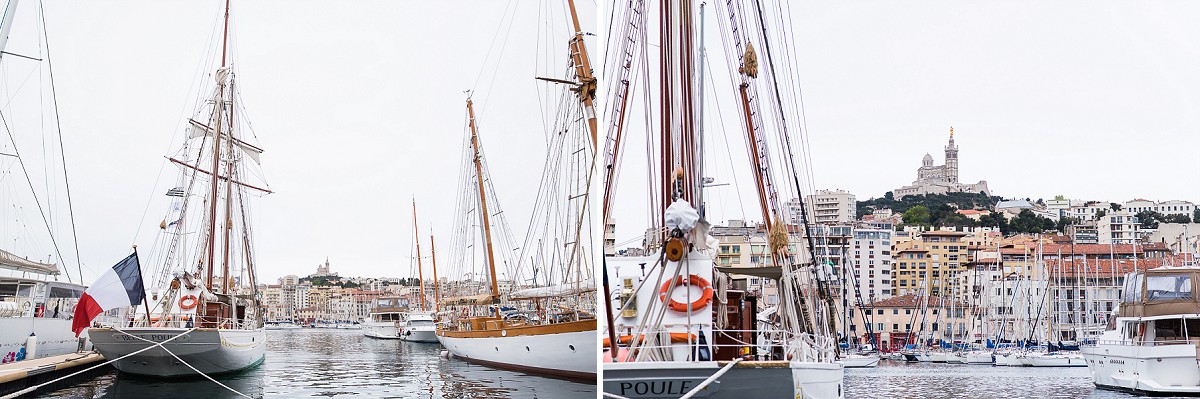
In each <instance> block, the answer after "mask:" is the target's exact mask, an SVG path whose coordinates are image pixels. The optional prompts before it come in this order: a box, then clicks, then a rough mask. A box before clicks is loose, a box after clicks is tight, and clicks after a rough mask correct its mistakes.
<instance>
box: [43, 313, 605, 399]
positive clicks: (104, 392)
mask: <svg viewBox="0 0 1200 399" xmlns="http://www.w3.org/2000/svg"><path fill="white" fill-rule="evenodd" d="M268 337H269V339H270V340H269V341H268V343H267V345H268V346H267V358H266V361H265V362H264V363H263V364H262V365H261V366H259V367H257V368H254V369H252V370H249V371H245V372H242V373H237V374H230V375H222V376H217V378H216V379H217V380H218V381H220V382H221V383H222V384H225V385H227V386H229V387H230V388H232V389H234V390H236V391H238V392H242V393H245V394H247V395H249V396H250V397H255V398H259V397H266V398H292V397H323V398H588V399H592V398H595V397H596V388H595V386H594V385H592V384H581V383H577V382H570V381H564V380H559V379H553V378H545V377H540V376H534V375H529V374H524V373H519V372H512V371H506V370H498V369H494V368H490V367H486V366H480V365H476V364H473V363H468V362H465V361H462V360H459V359H446V358H442V357H441V356H440V354H441V351H442V350H443V349H442V347H441V345H437V344H422V343H410V342H403V341H400V340H380V339H373V338H367V337H364V336H363V335H362V331H360V330H337V329H301V330H277V331H268ZM36 397H39V398H80V399H83V398H154V397H171V398H197V399H218V398H240V397H241V396H239V395H237V394H235V393H233V392H230V391H228V390H226V389H225V388H222V387H220V386H218V385H217V384H215V383H213V382H211V381H208V380H206V379H203V378H202V377H198V378H187V379H167V380H163V379H151V378H143V377H138V376H133V375H129V374H121V373H118V372H116V371H113V372H111V373H108V374H104V375H101V376H98V377H96V378H94V379H92V380H90V381H87V382H85V383H81V384H77V385H75V386H72V387H68V388H64V389H59V390H57V391H53V392H47V393H45V394H42V395H40V396H36Z"/></svg>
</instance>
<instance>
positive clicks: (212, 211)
mask: <svg viewBox="0 0 1200 399" xmlns="http://www.w3.org/2000/svg"><path fill="white" fill-rule="evenodd" d="M228 49H229V0H225V27H224V30H223V31H222V32H221V68H220V69H217V78H218V79H219V80H218V81H217V101H216V104H215V106H216V107H217V109H216V110H215V112H214V114H215V115H216V116H217V121H216V129H213V155H212V157H213V163H212V171H213V179H212V191H211V192H210V195H209V199H208V203H209V208H208V215H209V219H208V264H207V265H205V266H206V268H207V269H208V275H207V278H206V279H204V286H205V288H207V289H208V290H209V291H212V280H213V266H214V263H215V262H216V251H217V241H216V238H217V236H216V234H217V188H218V186H219V185H220V184H221V179H220V178H219V175H220V173H221V169H220V167H221V120H222V119H224V112H223V109H224V107H225V75H224V74H223V73H222V72H221V71H222V70H224V69H225V61H226V55H227V54H228ZM222 290H224V287H222Z"/></svg>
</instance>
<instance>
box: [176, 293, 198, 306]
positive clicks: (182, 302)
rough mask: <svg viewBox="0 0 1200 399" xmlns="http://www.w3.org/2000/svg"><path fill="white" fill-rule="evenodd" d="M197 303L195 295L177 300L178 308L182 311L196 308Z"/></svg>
mask: <svg viewBox="0 0 1200 399" xmlns="http://www.w3.org/2000/svg"><path fill="white" fill-rule="evenodd" d="M197 302H198V301H197V300H196V296H195V295H184V296H183V297H182V298H179V308H180V309H184V310H187V309H191V308H194V307H196V303H197Z"/></svg>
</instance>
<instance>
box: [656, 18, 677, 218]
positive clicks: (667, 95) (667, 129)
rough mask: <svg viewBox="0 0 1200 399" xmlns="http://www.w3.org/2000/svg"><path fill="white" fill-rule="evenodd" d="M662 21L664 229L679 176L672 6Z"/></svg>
mask: <svg viewBox="0 0 1200 399" xmlns="http://www.w3.org/2000/svg"><path fill="white" fill-rule="evenodd" d="M659 20H660V24H659V37H660V39H659V56H660V57H661V61H660V62H659V63H660V64H661V66H660V67H659V72H660V74H661V75H660V76H662V82H661V83H660V84H659V86H660V90H661V93H662V95H661V96H660V97H662V98H661V100H660V106H661V107H662V111H661V113H660V114H659V117H661V118H662V124H661V126H660V127H659V130H660V131H659V135H660V139H659V143H660V144H659V145H660V146H661V147H662V148H661V149H660V150H661V151H662V160H661V164H660V165H659V168H660V170H659V172H661V173H662V177H663V179H662V189H661V192H660V193H659V195H660V196H661V198H660V201H661V202H660V203H659V208H660V209H659V210H658V214H659V215H661V218H660V219H659V220H658V221H657V222H658V223H659V226H660V227H666V225H667V207H668V206H670V205H671V199H672V198H673V192H674V190H673V189H672V186H674V184H672V182H673V181H674V176H675V174H674V173H675V170H674V169H675V168H674V165H675V162H674V160H673V159H672V155H674V153H673V152H672V147H673V143H672V140H671V126H672V124H671V118H672V116H673V115H672V113H671V100H672V99H673V98H674V96H672V94H671V93H672V92H671V89H672V88H671V75H672V71H671V59H672V57H671V36H672V35H671V28H670V26H671V2H669V1H664V2H662V5H661V6H660V13H659ZM663 238H665V237H658V240H662V239H663Z"/></svg>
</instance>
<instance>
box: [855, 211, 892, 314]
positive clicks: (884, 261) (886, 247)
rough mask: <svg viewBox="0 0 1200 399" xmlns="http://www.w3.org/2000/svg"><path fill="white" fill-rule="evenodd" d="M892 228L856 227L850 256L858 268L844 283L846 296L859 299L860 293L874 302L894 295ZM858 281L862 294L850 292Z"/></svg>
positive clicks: (867, 301)
mask: <svg viewBox="0 0 1200 399" xmlns="http://www.w3.org/2000/svg"><path fill="white" fill-rule="evenodd" d="M892 233H893V232H892V231H891V230H883V229H870V228H857V229H854V230H853V234H854V238H853V240H852V241H850V245H849V247H850V249H849V250H848V251H847V254H846V259H847V261H848V262H850V263H851V264H852V265H853V266H854V267H853V269H851V270H853V271H854V278H853V279H851V280H849V281H847V284H843V287H847V288H845V289H844V290H845V292H844V294H843V295H845V296H846V297H848V298H851V299H852V300H855V302H857V299H858V298H857V296H858V295H861V296H862V301H864V302H866V303H871V302H874V301H879V300H884V299H887V298H891V297H892V296H893V295H894V293H893V292H892V276H891V273H892ZM855 282H857V283H858V284H857V285H858V293H857V294H856V293H854V292H851V291H849V289H850V288H852V287H853V283H855Z"/></svg>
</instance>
